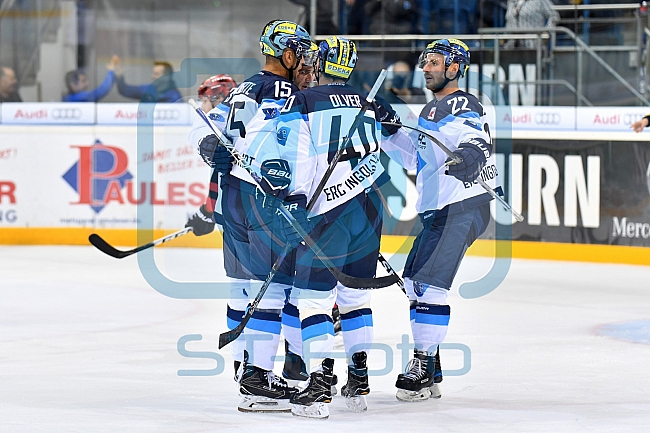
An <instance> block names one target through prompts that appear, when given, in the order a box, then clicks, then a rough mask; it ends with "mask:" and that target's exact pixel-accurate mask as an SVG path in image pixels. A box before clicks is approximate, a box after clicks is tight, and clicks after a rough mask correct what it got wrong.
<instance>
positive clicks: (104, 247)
mask: <svg viewBox="0 0 650 433" xmlns="http://www.w3.org/2000/svg"><path fill="white" fill-rule="evenodd" d="M88 241H90V243H91V244H92V245H93V246H94V247H95V248H97V249H98V250H99V251H101V252H102V253H104V254H108V255H109V256H111V257H115V258H116V259H123V258H124V257H127V256H130V255H131V254H133V253H134V251H133V250H130V251H120V250H118V249H116V248H114V247H113V246H112V245H110V244H109V243H108V242H106V241H105V240H104V239H102V237H101V236H99V235H98V234H95V233H93V234H91V235H90V236H88Z"/></svg>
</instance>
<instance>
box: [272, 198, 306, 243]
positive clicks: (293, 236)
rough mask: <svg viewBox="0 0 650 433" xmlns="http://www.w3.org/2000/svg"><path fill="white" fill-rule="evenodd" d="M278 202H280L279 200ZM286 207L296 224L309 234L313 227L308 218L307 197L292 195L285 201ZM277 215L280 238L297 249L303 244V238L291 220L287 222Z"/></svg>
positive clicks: (280, 215)
mask: <svg viewBox="0 0 650 433" xmlns="http://www.w3.org/2000/svg"><path fill="white" fill-rule="evenodd" d="M278 202H280V201H279V200H278ZM284 206H285V207H287V208H288V210H289V212H291V215H293V217H294V218H295V219H296V223H297V224H299V225H300V227H302V228H303V230H305V231H306V232H307V233H309V232H310V231H311V229H312V225H311V223H310V222H309V219H308V218H307V209H306V207H307V196H305V195H304V194H298V195H290V196H288V197H287V198H286V199H285V200H284ZM279 212H280V211H279V210H278V214H277V218H278V219H277V221H278V222H279V233H278V235H279V237H280V239H282V240H284V241H285V243H287V244H289V245H291V248H295V247H296V246H297V245H298V244H300V242H302V236H300V235H299V234H298V232H297V231H296V229H294V228H293V226H292V225H291V223H290V222H289V220H287V219H286V218H285V217H284V216H283V215H282V214H280V213H279Z"/></svg>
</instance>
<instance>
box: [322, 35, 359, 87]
mask: <svg viewBox="0 0 650 433" xmlns="http://www.w3.org/2000/svg"><path fill="white" fill-rule="evenodd" d="M318 60H319V61H320V64H319V65H318V72H319V73H323V74H325V75H326V76H328V77H330V78H334V79H339V80H344V81H347V80H348V79H349V78H350V75H351V74H352V71H353V70H354V67H355V66H356V64H357V46H356V45H355V44H354V42H352V41H349V40H347V39H345V38H339V37H336V36H330V37H328V38H327V39H325V40H324V41H323V42H321V43H320V45H319V46H318Z"/></svg>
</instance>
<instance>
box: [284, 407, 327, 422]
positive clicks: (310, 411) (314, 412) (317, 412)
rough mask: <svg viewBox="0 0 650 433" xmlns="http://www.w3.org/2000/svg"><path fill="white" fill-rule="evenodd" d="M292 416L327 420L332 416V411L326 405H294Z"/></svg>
mask: <svg viewBox="0 0 650 433" xmlns="http://www.w3.org/2000/svg"><path fill="white" fill-rule="evenodd" d="M291 414H292V415H293V416H300V417H303V418H312V419H327V418H329V416H330V410H329V409H328V407H327V405H326V404H325V403H314V404H312V405H311V406H304V405H302V404H294V405H292V407H291Z"/></svg>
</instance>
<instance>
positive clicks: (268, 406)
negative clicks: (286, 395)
mask: <svg viewBox="0 0 650 433" xmlns="http://www.w3.org/2000/svg"><path fill="white" fill-rule="evenodd" d="M237 410H238V411H240V412H285V413H286V412H291V405H290V404H289V401H288V400H276V399H274V398H268V397H261V396H249V395H247V396H243V397H242V399H241V401H240V402H239V405H238V406H237Z"/></svg>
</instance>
